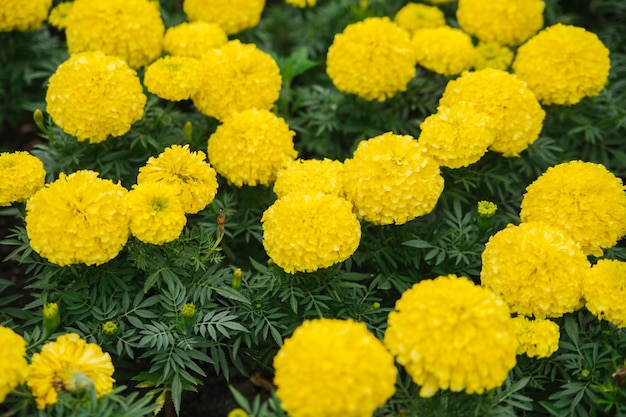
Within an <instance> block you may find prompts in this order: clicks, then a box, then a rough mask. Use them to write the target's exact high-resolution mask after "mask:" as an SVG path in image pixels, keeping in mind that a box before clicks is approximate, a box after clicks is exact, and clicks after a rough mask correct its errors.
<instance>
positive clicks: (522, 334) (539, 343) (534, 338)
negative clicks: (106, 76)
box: [512, 316, 561, 358]
mask: <svg viewBox="0 0 626 417" xmlns="http://www.w3.org/2000/svg"><path fill="white" fill-rule="evenodd" d="M512 320H513V324H514V325H515V334H516V335H517V341H518V342H519V347H518V348H517V354H518V355H522V354H526V355H527V356H528V357H531V358H532V357H536V358H547V357H548V356H551V355H552V354H553V353H554V352H556V351H557V350H558V349H559V338H560V337H561V332H560V330H559V325H558V324H556V323H555V322H553V321H550V320H542V319H536V320H528V319H527V318H526V317H524V316H517V317H515V318H513V319H512Z"/></svg>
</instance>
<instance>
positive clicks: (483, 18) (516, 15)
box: [456, 0, 545, 46]
mask: <svg viewBox="0 0 626 417" xmlns="http://www.w3.org/2000/svg"><path fill="white" fill-rule="evenodd" d="M544 7H545V4H544V2H543V0H489V1H485V0H459V5H458V8H457V11H456V18H457V20H458V22H459V25H460V26H461V28H462V29H463V30H464V31H465V32H467V33H469V34H470V35H473V36H476V37H477V38H478V39H480V40H481V41H494V42H498V43H499V44H501V45H507V46H514V45H519V44H521V43H522V42H524V41H525V40H526V39H528V38H530V37H531V36H532V35H534V34H535V33H536V32H537V31H538V30H539V29H541V27H542V26H543V9H544Z"/></svg>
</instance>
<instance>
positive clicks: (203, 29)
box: [163, 21, 228, 59]
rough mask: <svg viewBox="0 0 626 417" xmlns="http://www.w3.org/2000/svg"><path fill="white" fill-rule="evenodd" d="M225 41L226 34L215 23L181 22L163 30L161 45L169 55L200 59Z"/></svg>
mask: <svg viewBox="0 0 626 417" xmlns="http://www.w3.org/2000/svg"><path fill="white" fill-rule="evenodd" d="M226 42H228V36H227V35H226V32H224V29H222V28H221V27H220V26H219V25H218V24H217V23H208V22H201V21H197V22H183V23H181V24H179V25H177V26H172V27H170V28H168V29H167V31H165V37H164V38H163V47H164V49H165V51H166V52H168V53H169V54H170V55H174V56H188V57H191V58H198V59H200V58H202V57H203V56H204V55H205V54H206V53H207V52H209V51H210V50H212V49H215V48H219V47H221V46H222V45H224V44H225V43H226Z"/></svg>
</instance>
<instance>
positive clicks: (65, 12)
mask: <svg viewBox="0 0 626 417" xmlns="http://www.w3.org/2000/svg"><path fill="white" fill-rule="evenodd" d="M73 5H74V2H69V1H65V2H63V3H59V4H57V5H56V6H54V7H53V8H52V10H50V15H49V16H48V24H50V25H51V26H54V27H55V28H57V29H59V30H65V28H66V27H67V17H68V16H69V14H70V12H71V10H72V6H73Z"/></svg>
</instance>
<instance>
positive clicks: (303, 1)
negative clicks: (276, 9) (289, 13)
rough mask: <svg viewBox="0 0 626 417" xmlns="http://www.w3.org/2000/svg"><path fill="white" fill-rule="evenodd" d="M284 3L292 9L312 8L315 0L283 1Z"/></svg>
mask: <svg viewBox="0 0 626 417" xmlns="http://www.w3.org/2000/svg"><path fill="white" fill-rule="evenodd" d="M285 3H286V4H288V5H290V6H294V7H300V8H305V7H307V6H308V7H313V6H315V4H316V3H317V0H285Z"/></svg>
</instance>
